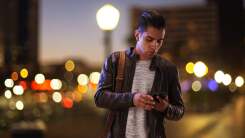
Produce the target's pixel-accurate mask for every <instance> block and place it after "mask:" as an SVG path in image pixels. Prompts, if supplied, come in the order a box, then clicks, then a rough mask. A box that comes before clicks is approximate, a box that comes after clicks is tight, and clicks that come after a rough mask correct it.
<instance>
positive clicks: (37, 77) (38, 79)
mask: <svg viewBox="0 0 245 138" xmlns="http://www.w3.org/2000/svg"><path fill="white" fill-rule="evenodd" d="M44 81H45V76H44V75H43V74H41V73H39V74H36V75H35V82H36V83H37V84H42V83H44Z"/></svg>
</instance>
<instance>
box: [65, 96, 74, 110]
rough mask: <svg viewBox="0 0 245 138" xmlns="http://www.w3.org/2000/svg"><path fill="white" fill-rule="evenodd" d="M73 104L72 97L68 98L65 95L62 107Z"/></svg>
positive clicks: (69, 106)
mask: <svg viewBox="0 0 245 138" xmlns="http://www.w3.org/2000/svg"><path fill="white" fill-rule="evenodd" d="M72 106H73V101H72V99H70V98H68V97H65V98H63V107H64V108H68V109H69V108H72Z"/></svg>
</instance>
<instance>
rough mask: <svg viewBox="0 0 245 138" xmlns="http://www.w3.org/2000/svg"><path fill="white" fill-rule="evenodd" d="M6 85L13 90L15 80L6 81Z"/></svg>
mask: <svg viewBox="0 0 245 138" xmlns="http://www.w3.org/2000/svg"><path fill="white" fill-rule="evenodd" d="M4 85H5V86H6V87H7V88H12V87H13V86H14V80H12V79H6V80H5V81H4Z"/></svg>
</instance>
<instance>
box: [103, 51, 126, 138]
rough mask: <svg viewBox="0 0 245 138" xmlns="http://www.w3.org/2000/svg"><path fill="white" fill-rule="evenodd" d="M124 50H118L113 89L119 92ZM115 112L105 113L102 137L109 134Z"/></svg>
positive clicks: (121, 82)
mask: <svg viewBox="0 0 245 138" xmlns="http://www.w3.org/2000/svg"><path fill="white" fill-rule="evenodd" d="M125 58H126V56H125V52H124V51H120V52H119V61H118V65H117V76H116V87H115V91H117V92H121V91H122V85H123V80H124V68H125ZM115 115H116V112H113V111H109V112H108V114H107V118H106V126H105V131H104V134H103V136H102V138H107V135H108V134H109V132H110V130H111V127H112V123H113V121H114V119H115Z"/></svg>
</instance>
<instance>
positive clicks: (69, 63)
mask: <svg viewBox="0 0 245 138" xmlns="http://www.w3.org/2000/svg"><path fill="white" fill-rule="evenodd" d="M65 69H66V70H67V71H69V72H71V71H73V70H74V69H75V63H74V61H72V60H67V61H66V63H65Z"/></svg>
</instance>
